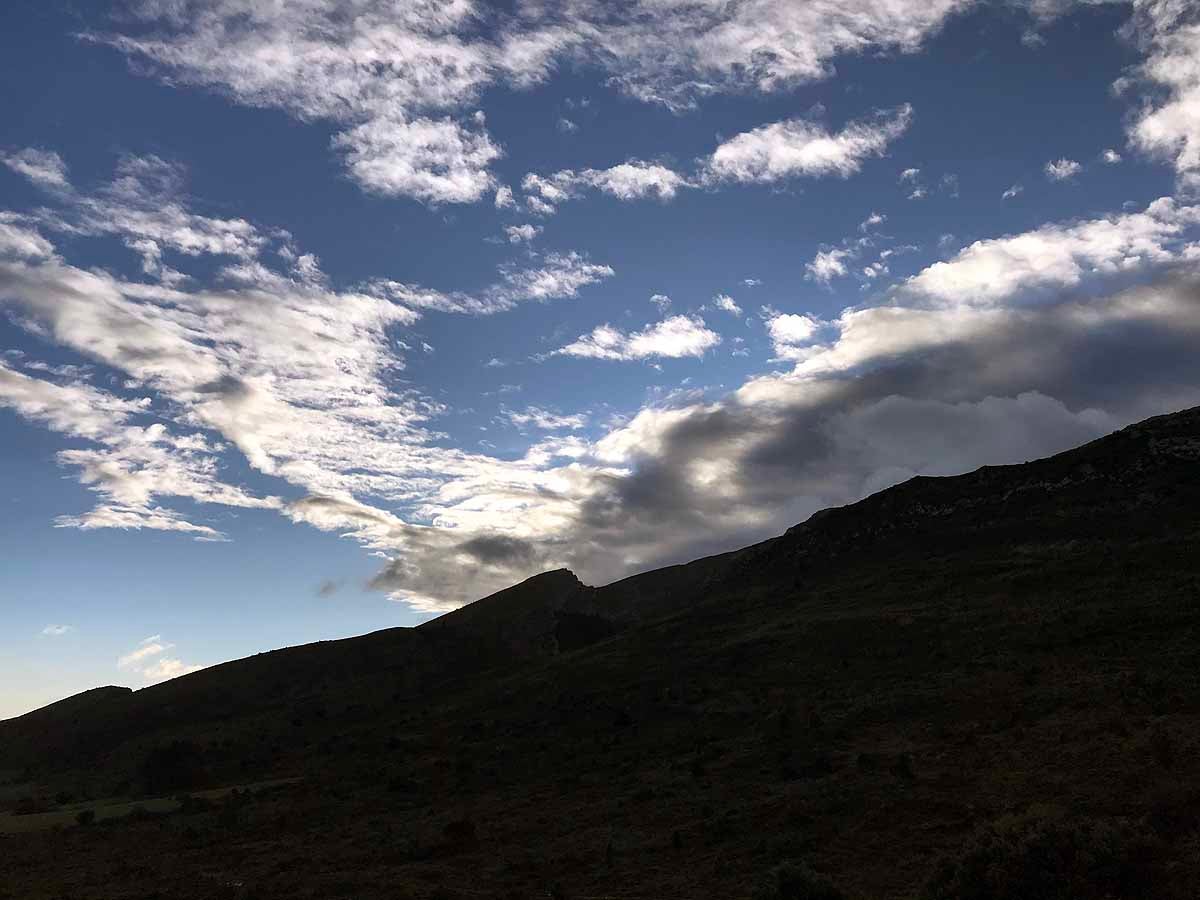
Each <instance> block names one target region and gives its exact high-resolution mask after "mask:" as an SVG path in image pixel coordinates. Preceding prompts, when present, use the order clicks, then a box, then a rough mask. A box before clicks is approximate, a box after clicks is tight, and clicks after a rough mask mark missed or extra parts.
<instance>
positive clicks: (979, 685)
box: [0, 410, 1200, 900]
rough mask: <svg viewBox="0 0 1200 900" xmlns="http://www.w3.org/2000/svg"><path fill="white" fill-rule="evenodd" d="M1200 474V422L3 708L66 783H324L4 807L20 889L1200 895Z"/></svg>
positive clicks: (16, 750)
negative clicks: (414, 619) (36, 812)
mask: <svg viewBox="0 0 1200 900" xmlns="http://www.w3.org/2000/svg"><path fill="white" fill-rule="evenodd" d="M1198 474H1200V410H1190V411H1186V412H1182V413H1179V414H1176V415H1173V416H1164V417H1159V418H1156V419H1151V420H1149V421H1147V422H1144V423H1141V424H1139V425H1136V426H1133V427H1131V428H1128V429H1125V430H1123V431H1121V432H1118V433H1117V434H1115V435H1112V436H1109V437H1107V438H1104V439H1102V440H1100V441H1096V442H1094V443H1092V444H1089V445H1087V446H1084V447H1081V448H1079V449H1077V450H1073V451H1070V452H1068V453H1064V454H1061V455H1059V456H1055V457H1052V458H1050V459H1046V460H1039V461H1036V462H1031V463H1026V464H1024V465H1018V466H1006V467H992V468H984V469H980V470H978V471H976V472H972V473H970V474H967V475H962V476H958V477H954V478H917V479H913V480H911V481H908V482H906V483H904V484H902V485H898V486H896V487H894V488H891V489H889V490H887V491H883V492H881V493H880V494H877V495H874V496H872V497H869V498H867V499H866V500H863V501H861V502H859V503H856V504H853V505H850V506H847V507H843V508H839V509H834V510H827V511H824V512H822V513H819V514H817V515H816V516H813V517H812V518H811V519H809V520H808V521H807V522H805V523H804V524H802V525H798V526H796V527H794V528H792V529H789V530H788V532H787V533H786V534H784V535H783V536H781V537H779V538H776V539H773V540H770V541H766V542H764V543H762V544H759V545H756V546H754V547H750V548H746V549H745V550H741V551H737V552H735V553H729V554H724V555H722V556H717V557H712V558H710V559H706V560H700V561H698V562H696V563H693V564H690V565H687V566H679V567H672V568H670V569H663V570H659V571H657V572H651V573H646V574H644V575H639V576H636V577H634V578H631V579H625V580H624V581H621V582H617V583H615V584H612V585H608V586H605V587H600V588H592V587H588V586H586V585H583V584H581V583H580V582H579V581H578V580H577V579H576V578H575V576H574V575H572V574H571V573H569V572H565V571H560V572H551V573H545V574H543V575H540V576H537V577H535V578H532V579H529V580H528V581H526V582H523V583H522V584H520V585H517V586H514V587H513V588H510V589H508V590H506V591H502V592H500V593H498V594H495V595H493V596H492V597H489V598H485V599H484V600H481V601H478V602H477V603H475V604H472V605H470V606H467V607H464V608H463V609H461V610H458V611H456V612H454V613H451V614H449V615H447V616H444V617H443V618H441V619H439V620H434V621H433V622H430V623H427V624H426V625H423V626H422V627H420V628H417V629H411V630H410V629H393V630H390V631H384V632H378V633H376V634H372V635H366V636H364V637H361V638H355V639H352V640H348V641H337V642H328V643H321V644H314V645H309V646H306V647H297V648H291V649H289V650H282V651H276V652H275V653H269V654H262V655H259V656H256V657H252V658H250V659H246V660H239V661H237V662H233V663H228V664H226V665H223V666H218V667H214V668H213V669H209V670H205V671H202V672H198V673H195V674H193V675H190V676H186V677H184V678H181V679H177V680H176V681H172V682H167V683H165V684H162V685H159V686H157V687H154V688H150V689H146V690H142V691H138V692H136V693H132V694H124V693H121V694H118V693H114V692H113V689H107V691H106V693H104V694H101V695H99V697H92V696H91V694H88V695H81V696H80V697H79V698H72V699H71V700H70V701H64V703H63V704H56V705H55V706H52V707H47V708H46V709H45V710H40V711H38V712H37V713H33V714H31V715H30V716H25V717H22V718H20V719H15V720H11V721H8V722H4V723H0V771H18V770H19V771H21V772H22V774H21V775H20V776H19V777H20V779H24V781H25V782H26V783H27V784H28V785H29V790H30V791H41V792H42V793H44V794H47V795H49V794H52V793H54V792H55V791H56V790H60V791H64V792H67V793H69V794H71V795H72V796H73V797H75V798H80V797H83V798H97V799H98V798H101V797H107V796H110V795H112V794H114V793H116V794H120V795H124V796H129V797H136V796H137V795H139V793H144V792H146V791H151V792H152V793H156V794H162V793H171V794H173V793H178V792H179V791H180V790H189V791H198V790H202V789H204V788H206V787H219V786H225V785H234V784H247V783H252V782H262V781H264V780H266V779H272V778H279V777H295V778H300V779H302V780H301V781H299V782H296V783H292V784H289V785H283V786H278V787H275V788H271V789H269V790H265V791H264V792H263V793H260V794H249V793H246V794H239V795H237V796H236V797H231V798H229V799H225V800H222V801H211V800H200V799H193V800H190V801H188V802H186V803H184V804H183V806H182V808H181V809H180V811H179V812H176V813H172V814H170V815H164V816H161V817H160V816H154V815H148V814H147V815H142V816H134V817H133V818H130V819H125V820H122V821H113V822H100V823H96V824H94V825H90V826H88V827H71V828H66V829H62V830H59V831H42V832H38V833H31V834H9V835H4V834H3V833H0V860H2V861H3V862H0V897H11V898H22V900H24V898H40V897H46V898H59V897H105V898H126V897H128V898H133V897H137V898H142V897H149V896H163V897H166V896H171V897H197V898H199V897H204V898H211V897H230V898H234V897H237V898H249V897H288V898H294V897H313V898H317V897H339V898H350V897H356V898H373V897H379V898H396V897H401V898H403V897H413V898H435V897H436V898H469V897H479V896H486V897H511V898H520V897H527V898H534V897H546V896H551V897H575V898H598V897H622V898H629V900H633V898H652V897H653V898H674V897H681V898H688V897H714V898H717V897H720V898H743V897H744V898H748V897H750V896H752V895H754V896H756V897H761V898H785V897H786V898H810V897H826V898H831V900H832V898H836V897H839V896H847V897H861V898H879V900H882V898H917V897H921V898H929V900H949V898H964V900H966V898H969V900H1027V898H1035V897H1036V898H1053V900H1067V898H1071V900H1081V898H1082V900H1092V898H1094V900H1101V898H1110V900H1111V898H1118V897H1120V898H1138V897H1144V898H1160V897H1161V898H1185V897H1187V898H1190V897H1193V896H1194V895H1195V885H1196V884H1197V883H1200V553H1198V552H1197V551H1198V540H1200V478H1198V477H1197V476H1198ZM164 785H166V786H169V787H165V788H164V787H163V786H164ZM152 786H153V787H154V788H157V789H155V790H152ZM16 787H19V785H17V786H13V785H10V786H9V787H8V788H6V789H5V790H6V791H8V792H9V793H11V791H10V790H9V789H10V788H12V789H14V790H15V789H16ZM5 795H7V794H5ZM13 796H16V795H15V794H14V795H13ZM35 799H36V798H35ZM68 808H70V809H74V808H75V807H68ZM72 814H73V813H72ZM20 818H21V817H16V819H20ZM2 824H3V817H0V825H2ZM0 830H2V829H0ZM830 885H832V886H830Z"/></svg>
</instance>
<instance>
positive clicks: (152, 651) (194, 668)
mask: <svg viewBox="0 0 1200 900" xmlns="http://www.w3.org/2000/svg"><path fill="white" fill-rule="evenodd" d="M174 649H175V645H174V644H170V643H167V642H165V641H164V640H163V638H162V635H160V634H155V635H151V636H150V637H148V638H146V639H145V640H143V641H142V642H141V643H139V644H138V645H137V647H135V648H134V649H133V650H131V651H129V652H128V653H126V654H125V655H124V656H122V657H120V658H119V659H118V660H117V668H118V669H121V670H124V671H132V672H137V673H138V674H140V675H141V676H142V677H143V678H144V679H145V680H146V681H148V682H158V681H165V680H167V679H168V678H178V677H179V676H180V675H187V674H188V673H189V672H198V671H200V670H201V669H203V668H204V666H198V665H189V664H187V663H185V662H183V661H182V660H180V659H177V658H176V657H171V656H167V655H166V654H167V653H169V652H170V651H171V650H174Z"/></svg>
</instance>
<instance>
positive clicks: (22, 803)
mask: <svg viewBox="0 0 1200 900" xmlns="http://www.w3.org/2000/svg"><path fill="white" fill-rule="evenodd" d="M49 809H50V804H48V803H47V802H46V801H45V800H44V799H42V798H41V797H22V798H21V799H20V800H18V801H17V805H16V806H15V807H13V815H16V816H32V815H34V814H36V813H43V812H46V811H48V810H49Z"/></svg>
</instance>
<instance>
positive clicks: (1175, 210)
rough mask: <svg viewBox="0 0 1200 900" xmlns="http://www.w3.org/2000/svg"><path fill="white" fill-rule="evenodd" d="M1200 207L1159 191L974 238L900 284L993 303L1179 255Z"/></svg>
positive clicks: (939, 299)
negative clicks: (1136, 204) (1138, 201)
mask: <svg viewBox="0 0 1200 900" xmlns="http://www.w3.org/2000/svg"><path fill="white" fill-rule="evenodd" d="M1197 222H1200V209H1197V208H1196V207H1190V206H1179V205H1178V204H1176V203H1175V202H1174V201H1173V200H1170V199H1168V198H1163V199H1160V200H1156V201H1154V202H1153V203H1151V204H1150V205H1149V206H1148V207H1147V208H1146V210H1145V211H1144V212H1139V213H1126V214H1124V215H1119V216H1111V217H1108V218H1102V219H1091V220H1085V221H1081V222H1075V223H1070V224H1066V225H1057V224H1054V225H1044V226H1042V227H1041V228H1038V229H1035V230H1033V231H1030V232H1025V233H1023V234H1018V235H1010V236H1007V237H1001V238H993V239H990V240H986V241H976V242H975V243H973V244H971V245H970V246H969V247H966V248H964V249H963V250H960V251H959V252H958V253H957V254H956V255H955V256H954V257H953V258H952V259H950V260H948V261H946V262H939V263H934V264H933V265H931V266H930V267H929V268H927V269H925V270H924V271H922V272H920V273H918V274H917V275H914V276H913V277H912V278H910V279H908V281H907V282H906V283H905V285H904V287H903V290H905V291H909V292H914V293H916V294H919V295H920V296H922V297H925V298H928V299H929V300H930V301H932V302H936V303H940V304H964V303H994V302H997V301H999V300H1003V299H1005V298H1008V297H1011V296H1013V295H1015V294H1017V293H1019V292H1022V291H1030V290H1036V289H1058V288H1063V287H1074V286H1076V285H1078V284H1080V283H1081V282H1082V281H1083V280H1084V279H1085V278H1087V277H1089V276H1097V275H1114V274H1119V273H1123V272H1135V271H1137V270H1139V269H1143V268H1146V267H1147V266H1150V265H1155V264H1163V263H1166V262H1169V261H1171V260H1173V259H1178V258H1180V255H1179V254H1180V251H1181V249H1182V248H1183V242H1184V236H1185V233H1186V231H1187V229H1188V228H1190V227H1192V226H1194V225H1195V224H1196V223H1197Z"/></svg>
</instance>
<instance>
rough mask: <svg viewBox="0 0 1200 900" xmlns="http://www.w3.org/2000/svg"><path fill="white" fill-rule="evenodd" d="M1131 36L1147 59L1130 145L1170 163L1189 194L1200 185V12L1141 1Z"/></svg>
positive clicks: (1142, 68)
mask: <svg viewBox="0 0 1200 900" xmlns="http://www.w3.org/2000/svg"><path fill="white" fill-rule="evenodd" d="M1133 6H1134V14H1133V19H1132V21H1131V22H1130V23H1129V25H1128V26H1127V28H1126V31H1127V33H1128V34H1129V35H1130V36H1131V37H1132V38H1133V40H1134V41H1135V42H1136V43H1137V44H1139V45H1140V46H1141V48H1142V49H1143V50H1144V51H1145V53H1146V59H1145V61H1144V62H1143V63H1142V64H1141V66H1140V67H1139V68H1138V70H1137V73H1136V74H1137V80H1139V81H1140V82H1141V83H1142V84H1144V85H1145V86H1146V87H1147V88H1148V90H1147V94H1148V97H1147V100H1146V102H1145V103H1143V104H1142V105H1141V107H1140V109H1139V110H1138V112H1137V114H1136V115H1135V116H1134V118H1133V119H1132V121H1131V124H1130V129H1129V139H1130V142H1131V144H1132V145H1133V146H1134V147H1136V148H1137V149H1139V150H1142V151H1143V152H1145V153H1147V154H1149V155H1150V156H1152V157H1154V158H1157V159H1162V160H1166V161H1168V162H1170V163H1171V164H1172V165H1173V166H1174V167H1175V171H1176V172H1177V173H1178V175H1179V180H1180V182H1181V185H1182V186H1183V187H1184V188H1185V189H1188V190H1194V189H1195V188H1196V187H1198V186H1200V11H1197V9H1196V8H1195V6H1194V5H1193V4H1189V3H1181V2H1163V0H1138V2H1136V3H1134V5H1133Z"/></svg>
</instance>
